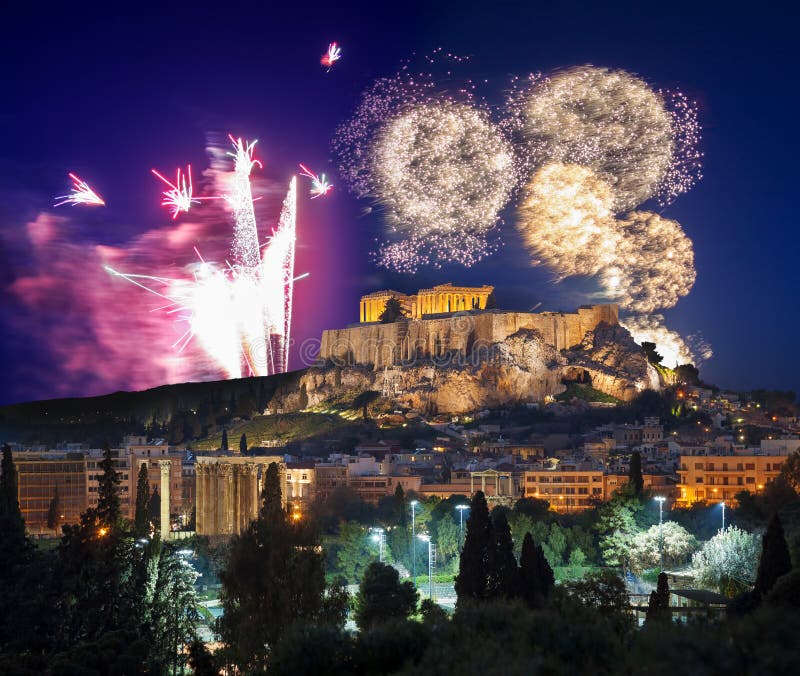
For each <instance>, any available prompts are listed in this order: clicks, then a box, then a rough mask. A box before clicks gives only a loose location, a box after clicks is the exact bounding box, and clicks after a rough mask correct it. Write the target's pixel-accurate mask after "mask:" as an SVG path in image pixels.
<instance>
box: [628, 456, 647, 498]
mask: <svg viewBox="0 0 800 676" xmlns="http://www.w3.org/2000/svg"><path fill="white" fill-rule="evenodd" d="M628 483H629V484H630V487H631V489H632V493H633V497H635V498H640V497H642V491H644V478H643V477H642V454H641V453H640V452H639V451H634V452H633V453H631V465H630V469H629V470H628Z"/></svg>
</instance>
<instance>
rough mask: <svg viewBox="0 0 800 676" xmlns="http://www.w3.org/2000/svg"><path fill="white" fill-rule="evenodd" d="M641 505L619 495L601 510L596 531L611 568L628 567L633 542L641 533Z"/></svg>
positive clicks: (604, 556) (601, 549)
mask: <svg viewBox="0 0 800 676" xmlns="http://www.w3.org/2000/svg"><path fill="white" fill-rule="evenodd" d="M640 510H641V503H639V501H637V500H632V499H629V498H627V497H625V496H624V495H617V496H615V497H614V498H612V499H611V500H609V501H608V502H607V503H605V504H604V505H603V506H602V507H600V509H599V518H598V521H597V525H596V529H597V531H598V533H599V535H600V552H601V554H602V556H603V560H604V561H605V562H606V563H607V564H608V565H610V566H622V567H627V566H628V565H629V563H630V553H631V549H632V547H633V541H634V538H635V537H636V534H637V533H638V532H639V530H640V529H639V526H638V524H637V523H636V514H637V512H638V511H640Z"/></svg>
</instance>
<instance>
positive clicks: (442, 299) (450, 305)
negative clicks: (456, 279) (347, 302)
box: [358, 283, 494, 323]
mask: <svg viewBox="0 0 800 676" xmlns="http://www.w3.org/2000/svg"><path fill="white" fill-rule="evenodd" d="M492 291H494V287H493V286H478V287H472V286H453V285H452V284H449V283H448V284H440V285H438V286H434V287H433V288H431V289H421V290H420V291H418V292H417V293H416V294H415V295H407V294H405V293H400V292H399V291H391V290H387V291H375V292H373V293H369V294H367V295H366V296H362V297H361V301H360V303H359V311H358V321H359V322H361V323H368V322H377V321H380V316H381V314H382V313H383V311H384V310H385V309H386V302H387V301H388V300H389V299H390V298H396V299H397V300H399V301H400V304H401V305H402V306H403V309H404V310H405V311H406V316H407V317H409V318H410V319H422V317H424V316H426V315H437V314H447V313H452V312H465V311H467V310H484V309H485V308H486V302H487V300H488V299H489V296H490V295H491V293H492Z"/></svg>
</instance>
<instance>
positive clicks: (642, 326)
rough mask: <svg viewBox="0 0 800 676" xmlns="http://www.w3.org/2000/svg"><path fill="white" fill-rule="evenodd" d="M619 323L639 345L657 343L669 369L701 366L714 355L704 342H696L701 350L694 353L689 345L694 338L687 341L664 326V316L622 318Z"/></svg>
mask: <svg viewBox="0 0 800 676" xmlns="http://www.w3.org/2000/svg"><path fill="white" fill-rule="evenodd" d="M619 323H620V324H621V325H622V326H624V327H625V328H626V329H628V331H630V333H631V335H632V336H633V339H634V340H635V341H636V342H637V343H640V344H641V343H643V342H650V343H655V345H656V350H657V351H658V353H659V354H660V355H661V356H662V357H664V360H663V361H662V364H663V365H664V366H666V367H668V368H675V367H676V366H680V365H681V364H694V365H695V366H699V365H700V364H701V363H702V362H703V361H704V360H705V359H710V358H711V356H712V355H713V352H712V350H711V346H710V345H709V344H708V343H706V342H705V341H702V340H700V341H696V343H697V346H698V348H699V349H698V350H697V352H694V351H693V350H692V347H691V346H690V344H689V343H690V342H691V341H692V338H691V337H690V338H689V339H686V340H685V339H684V338H683V337H682V336H681V335H680V334H679V333H678V332H677V331H672V330H670V329H668V328H667V327H666V326H665V325H664V316H663V315H660V314H653V315H638V316H633V317H621V318H620V320H619Z"/></svg>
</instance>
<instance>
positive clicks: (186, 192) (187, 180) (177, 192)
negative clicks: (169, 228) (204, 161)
mask: <svg viewBox="0 0 800 676" xmlns="http://www.w3.org/2000/svg"><path fill="white" fill-rule="evenodd" d="M150 171H152V172H153V174H155V175H156V176H157V177H158V178H159V179H161V181H162V182H163V183H165V184H166V185H168V186H169V190H165V191H164V199H163V201H162V202H161V206H163V207H167V208H168V209H170V210H171V211H172V220H173V221H174V220H175V219H176V218H177V217H178V214H179V213H181V212H184V213H189V208H190V207H191V206H192V202H193V201H196V200H193V199H192V165H191V164H190V165H189V166H188V167H187V168H186V174H183V173H182V172H181V170H180V168H179V169H177V170H176V175H175V183H172V182H170V181H169V180H168V179H166V178H164V176H162V175H161V174H159V173H158V172H157V171H156V170H155V169H151V170H150Z"/></svg>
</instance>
